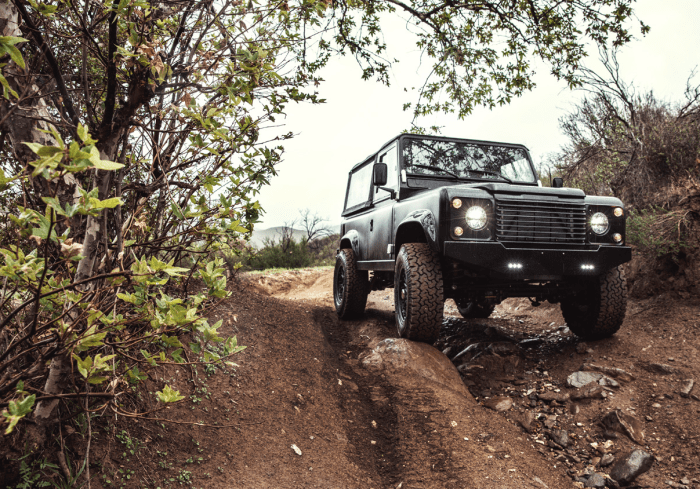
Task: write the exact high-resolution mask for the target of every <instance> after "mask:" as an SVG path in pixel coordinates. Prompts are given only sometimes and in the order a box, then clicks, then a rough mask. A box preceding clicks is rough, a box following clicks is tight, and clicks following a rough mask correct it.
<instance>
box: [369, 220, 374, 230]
mask: <svg viewBox="0 0 700 489" xmlns="http://www.w3.org/2000/svg"><path fill="white" fill-rule="evenodd" d="M369 230H370V232H372V231H374V219H371V220H370V221H369Z"/></svg>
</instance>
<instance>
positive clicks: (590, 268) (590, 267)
mask: <svg viewBox="0 0 700 489" xmlns="http://www.w3.org/2000/svg"><path fill="white" fill-rule="evenodd" d="M594 268H595V266H593V265H581V270H593V269H594Z"/></svg>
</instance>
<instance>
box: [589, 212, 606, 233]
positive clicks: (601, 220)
mask: <svg viewBox="0 0 700 489" xmlns="http://www.w3.org/2000/svg"><path fill="white" fill-rule="evenodd" d="M609 227H610V224H609V223H608V216H606V215H605V214H603V213H602V212H596V213H595V214H593V215H592V216H591V230H593V232H594V233H596V234H605V233H607V232H608V228H609Z"/></svg>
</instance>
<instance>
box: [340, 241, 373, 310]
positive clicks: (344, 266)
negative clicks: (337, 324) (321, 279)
mask: <svg viewBox="0 0 700 489" xmlns="http://www.w3.org/2000/svg"><path fill="white" fill-rule="evenodd" d="M368 280H369V279H368V273H367V271H365V270H358V269H357V265H356V261H355V254H354V253H353V251H352V250H351V249H349V248H348V249H343V250H340V252H339V253H338V254H337V255H336V259H335V271H334V272H333V302H335V311H336V312H337V313H338V317H339V318H340V319H351V318H355V317H358V316H361V315H362V313H364V312H365V306H366V305H367V295H368V292H369V290H368V286H367V284H368Z"/></svg>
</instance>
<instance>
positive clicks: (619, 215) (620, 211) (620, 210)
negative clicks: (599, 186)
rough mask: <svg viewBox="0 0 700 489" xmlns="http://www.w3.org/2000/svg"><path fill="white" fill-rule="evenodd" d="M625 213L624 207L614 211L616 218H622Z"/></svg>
mask: <svg viewBox="0 0 700 489" xmlns="http://www.w3.org/2000/svg"><path fill="white" fill-rule="evenodd" d="M624 213H625V211H623V210H622V207H615V210H614V211H613V215H614V216H615V217H622V214H624Z"/></svg>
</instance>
